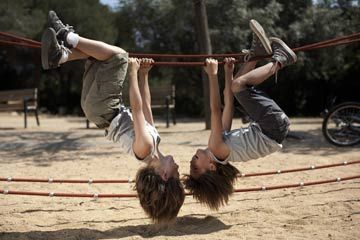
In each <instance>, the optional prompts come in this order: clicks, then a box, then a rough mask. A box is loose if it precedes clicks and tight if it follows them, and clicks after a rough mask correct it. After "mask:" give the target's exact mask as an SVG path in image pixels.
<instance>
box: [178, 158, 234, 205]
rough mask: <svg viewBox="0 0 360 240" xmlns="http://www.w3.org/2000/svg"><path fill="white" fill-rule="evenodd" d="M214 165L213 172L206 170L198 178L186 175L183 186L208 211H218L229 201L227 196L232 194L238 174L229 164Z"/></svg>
mask: <svg viewBox="0 0 360 240" xmlns="http://www.w3.org/2000/svg"><path fill="white" fill-rule="evenodd" d="M215 164H216V170H215V171H210V170H208V171H206V172H205V173H203V174H202V175H200V176H199V177H198V178H193V177H192V176H191V175H187V178H186V180H185V182H184V184H185V188H186V189H188V190H189V192H190V193H191V194H192V195H193V197H194V198H195V199H196V200H198V201H199V202H200V203H203V204H205V205H206V206H208V207H209V208H210V209H213V210H218V209H219V207H221V206H224V205H226V204H227V202H228V201H229V196H230V195H231V194H232V193H233V192H234V187H233V185H234V183H235V180H236V178H237V176H238V174H239V173H240V172H239V170H238V169H236V168H235V167H234V166H232V165H231V164H226V165H223V164H218V163H215Z"/></svg>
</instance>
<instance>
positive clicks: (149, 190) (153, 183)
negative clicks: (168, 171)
mask: <svg viewBox="0 0 360 240" xmlns="http://www.w3.org/2000/svg"><path fill="white" fill-rule="evenodd" d="M135 189H136V191H137V193H138V197H139V199H140V205H141V207H142V208H143V209H144V211H145V213H146V214H147V215H148V216H149V217H150V218H151V219H152V220H153V222H155V223H157V224H160V225H168V224H171V223H173V222H174V221H175V220H176V216H177V215H178V213H179V210H180V208H181V206H182V204H183V203H184V199H185V192H184V188H183V186H182V184H181V182H180V180H179V179H175V178H173V177H172V178H169V179H168V180H167V181H164V180H163V179H162V178H161V176H160V175H159V174H157V173H156V172H155V169H154V167H152V166H146V167H143V168H141V169H139V170H138V172H137V175H136V184H135Z"/></svg>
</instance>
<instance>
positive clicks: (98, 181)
mask: <svg viewBox="0 0 360 240" xmlns="http://www.w3.org/2000/svg"><path fill="white" fill-rule="evenodd" d="M359 163H360V160H357V161H350V162H342V163H334V164H327V165H319V166H316V165H313V166H310V167H303V168H294V169H285V170H274V171H268V172H259V173H247V174H239V175H238V176H239V177H256V176H266V175H275V174H282V173H292V172H301V171H309V170H317V169H323V168H331V167H340V166H347V165H352V164H359ZM0 182H36V183H88V184H101V183H105V184H107V183H131V182H134V180H124V179H122V180H119V179H114V180H111V179H109V180H102V179H99V180H93V179H91V178H90V179H89V180H84V179H73V180H69V179H52V178H48V179H38V178H9V177H8V178H0Z"/></svg>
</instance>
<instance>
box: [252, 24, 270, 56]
mask: <svg viewBox="0 0 360 240" xmlns="http://www.w3.org/2000/svg"><path fill="white" fill-rule="evenodd" d="M249 25H250V28H251V30H252V31H253V32H254V33H255V34H256V36H258V38H259V39H260V41H261V43H262V45H263V46H264V48H265V51H266V53H267V54H269V55H271V54H272V49H271V43H270V40H269V39H268V38H267V36H266V34H265V31H264V29H263V27H262V26H261V25H260V24H259V23H258V22H257V21H256V20H254V19H252V20H250V24H249Z"/></svg>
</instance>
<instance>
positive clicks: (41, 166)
mask: <svg viewBox="0 0 360 240" xmlns="http://www.w3.org/2000/svg"><path fill="white" fill-rule="evenodd" d="M40 122H41V126H40V127H37V126H36V124H35V120H34V118H33V117H32V116H30V117H29V127H28V128H27V129H24V128H23V117H22V116H19V115H16V114H6V113H4V114H0V130H1V131H0V177H8V176H12V177H30V178H54V179H89V178H92V179H128V178H133V177H134V175H135V173H136V170H137V169H138V168H139V167H140V166H141V164H140V163H139V162H137V161H136V160H134V159H132V158H131V157H130V156H127V155H125V154H123V153H121V152H120V151H119V149H118V147H117V145H116V144H114V143H111V142H108V141H107V140H106V139H104V137H103V131H102V130H99V129H96V128H95V127H94V126H92V128H91V129H86V128H85V121H84V119H83V118H78V117H56V116H48V115H44V114H42V115H41V116H40ZM291 122H292V125H291V133H292V135H294V136H295V138H294V137H289V138H287V140H286V141H285V142H284V144H283V145H284V147H283V149H282V150H281V151H280V152H277V153H274V154H272V155H270V156H267V157H265V158H262V159H257V160H253V161H249V162H243V163H235V164H234V165H235V166H236V167H238V168H239V169H240V170H241V171H242V172H243V173H252V172H263V171H270V170H277V169H291V168H298V167H308V166H311V165H323V164H331V163H339V162H343V161H354V160H360V146H359V145H358V146H356V147H350V148H338V147H335V146H332V145H330V144H329V143H327V142H326V141H325V139H324V138H323V136H322V134H321V119H320V118H311V119H305V118H302V119H301V118H292V119H291ZM241 125H242V123H241V121H240V120H238V119H236V120H234V126H235V127H239V126H241ZM157 128H158V130H159V132H160V134H161V136H162V143H161V145H160V147H161V149H162V151H163V152H164V153H171V154H173V155H174V158H175V160H176V161H177V163H178V164H179V166H180V168H179V170H180V173H181V174H185V173H187V172H188V170H189V160H190V158H191V157H192V155H193V154H194V152H195V150H196V149H197V148H201V147H205V146H206V143H207V138H208V136H209V131H206V130H204V123H203V122H202V121H201V120H195V119H178V124H177V125H176V126H171V127H170V128H165V123H164V122H163V121H159V122H158V123H157ZM358 174H360V164H355V165H348V166H341V167H334V168H328V169H321V170H312V171H305V172H297V173H287V174H280V175H271V176H261V177H251V178H242V179H240V180H239V181H238V183H237V186H236V187H237V188H247V187H257V186H262V185H266V186H268V185H278V184H288V183H299V182H307V181H316V180H323V179H334V178H336V177H346V176H352V175H358ZM132 187H133V186H132V185H131V184H106V185H103V184H91V185H89V184H55V183H52V184H48V183H14V182H0V189H9V190H19V191H41V192H67V193H130V192H133V191H132ZM122 238H124V239H143V238H151V239H175V238H177V239H210V240H212V239H354V240H355V239H360V179H357V180H351V181H346V182H345V181H344V182H337V183H329V184H324V185H317V186H309V187H303V188H289V189H281V190H272V191H260V192H247V193H235V194H234V195H233V196H232V197H231V198H230V201H229V203H228V205H227V206H224V207H222V208H221V209H220V210H219V211H217V212H216V211H211V210H209V209H207V208H206V207H204V206H202V205H201V204H199V203H197V202H196V201H195V200H194V199H193V198H192V197H186V199H185V203H184V205H183V207H182V209H181V210H180V213H179V216H178V220H177V223H176V224H175V225H174V226H172V227H171V228H169V229H163V230H157V229H155V228H154V226H153V224H152V223H151V221H150V220H149V219H148V218H147V217H146V215H145V214H144V212H143V211H142V209H141V207H140V205H139V202H138V199H136V198H117V199H116V198H115V199H97V200H95V199H91V198H60V197H53V198H50V197H38V196H16V195H3V194H0V239H17V240H22V239H52V240H54V239H62V240H64V239H66V240H67V239H122Z"/></svg>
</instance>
